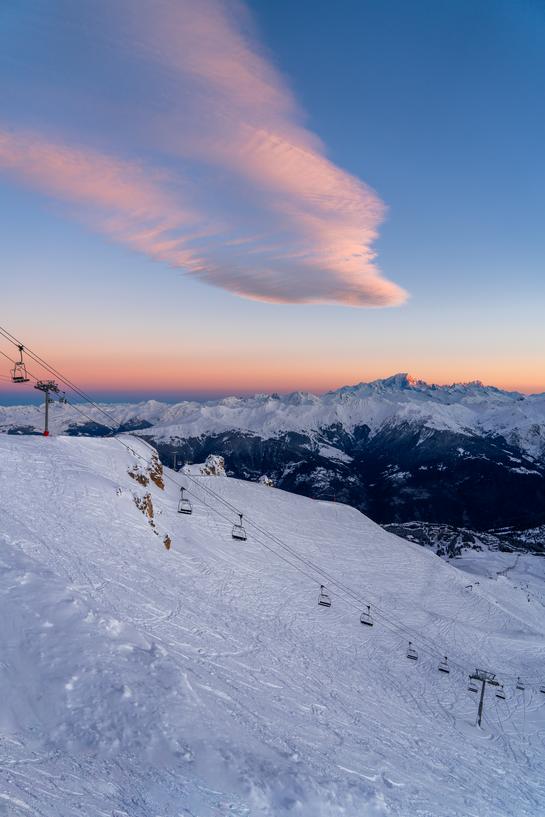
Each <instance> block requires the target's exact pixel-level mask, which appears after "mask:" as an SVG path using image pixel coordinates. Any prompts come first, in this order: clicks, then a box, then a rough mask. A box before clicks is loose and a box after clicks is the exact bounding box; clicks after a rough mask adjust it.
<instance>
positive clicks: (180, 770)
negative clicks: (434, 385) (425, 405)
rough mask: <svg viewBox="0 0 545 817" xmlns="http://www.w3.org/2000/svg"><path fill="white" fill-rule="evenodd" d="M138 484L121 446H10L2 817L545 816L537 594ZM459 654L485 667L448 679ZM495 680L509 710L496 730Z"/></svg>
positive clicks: (0, 473) (234, 494)
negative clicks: (364, 616)
mask: <svg viewBox="0 0 545 817" xmlns="http://www.w3.org/2000/svg"><path fill="white" fill-rule="evenodd" d="M124 440H125V441H126V442H127V444H128V445H130V446H132V447H133V449H134V450H135V451H137V452H139V453H140V454H141V455H142V456H144V457H146V458H149V457H150V456H151V451H150V449H149V448H148V446H146V445H145V444H144V443H142V442H140V441H138V440H136V439H135V438H133V437H130V436H128V435H127V436H125V437H124ZM137 463H139V460H138V458H137V457H135V455H134V454H131V453H130V452H128V451H127V450H126V449H124V448H123V447H122V446H121V445H120V444H119V442H118V441H117V440H115V439H82V438H68V437H58V438H49V439H46V438H41V437H8V436H1V437H0V496H1V497H2V526H1V532H0V570H1V573H0V576H1V581H2V588H1V593H0V605H1V607H0V633H1V643H2V645H3V646H2V652H1V654H0V692H1V700H2V705H1V707H0V747H1V754H0V769H1V776H2V777H1V786H0V814H2V813H5V814H9V815H10V817H11V815H17V816H18V815H40V817H74V815H79V817H81V815H85V817H95V815H97V817H98V815H101V816H104V815H106V816H107V817H112V815H115V817H127V815H128V817H180V816H181V815H183V816H184V817H189V815H193V817H212V815H222V816H223V815H235V816H236V817H241V816H242V815H251V817H254V815H264V816H265V817H286V816H287V815H297V816H298V817H299V816H300V815H302V817H341V815H343V817H368V815H372V817H376V816H377V815H397V816H398V817H455V815H456V817H538V816H539V815H541V814H545V780H544V777H543V763H544V761H545V749H544V742H543V736H544V735H545V695H543V694H540V692H539V688H538V687H536V686H532V687H528V688H527V689H526V691H525V692H517V691H516V690H515V688H514V678H515V677H516V676H517V675H521V676H522V677H523V678H525V679H527V680H531V681H532V682H533V683H534V684H539V681H540V680H541V677H542V673H543V674H544V675H545V671H544V669H543V668H544V666H545V662H544V659H545V640H544V635H545V607H544V605H543V602H542V600H541V598H540V597H539V595H538V594H537V593H534V594H533V595H532V597H531V598H530V600H528V592H527V590H526V589H524V588H523V587H521V586H519V585H520V580H519V579H517V581H512V580H511V578H510V574H509V571H508V572H507V573H503V574H502V575H498V571H497V570H496V569H495V565H492V566H491V568H490V570H489V571H488V572H487V570H486V569H483V567H482V565H481V567H477V566H474V568H473V570H474V573H478V574H479V575H478V576H477V575H473V576H471V575H469V574H468V573H465V572H462V571H460V570H457V569H456V568H455V567H454V566H452V565H449V564H446V563H445V562H443V561H442V560H441V559H439V558H437V557H436V556H434V555H433V554H431V553H430V552H428V551H427V550H425V549H423V548H421V547H419V546H417V545H413V544H411V543H409V542H407V541H405V540H401V539H398V538H397V537H395V536H393V535H391V534H388V533H387V532H385V531H383V530H382V529H381V528H379V527H378V526H377V525H375V524H374V523H372V522H371V521H370V520H368V519H367V518H366V517H364V516H362V515H361V514H360V513H359V512H357V511H355V510H354V509H351V508H349V507H346V506H342V505H339V504H335V503H327V502H316V501H313V500H310V499H306V498H303V497H299V496H294V495H291V494H287V493H284V492H282V491H279V490H276V489H273V488H269V487H265V486H263V485H259V484H255V483H246V482H241V481H237V480H233V479H226V478H218V477H204V476H191V477H190V476H189V475H183V474H174V472H168V473H169V475H170V476H171V477H172V478H173V479H176V480H178V481H180V482H182V483H183V484H184V485H185V486H186V488H188V489H189V491H190V496H191V499H192V502H193V508H194V511H193V514H192V515H191V516H186V515H178V514H177V513H176V507H177V498H178V490H177V488H176V486H175V485H173V484H171V483H170V482H168V481H167V484H166V487H165V490H164V491H163V490H161V489H160V488H159V487H157V486H156V485H155V484H154V483H153V482H152V483H150V485H148V486H143V485H141V484H139V483H138V482H137V481H135V480H134V479H132V478H131V477H130V476H129V474H128V470H129V469H131V468H132V467H133V466H134V465H135V464H137ZM139 464H140V470H141V468H142V463H141V462H140V463H139ZM195 483H196V484H195ZM207 488H210V489H212V490H213V491H214V492H217V493H218V494H220V495H221V496H222V497H224V498H225V499H226V500H227V501H228V502H229V503H231V504H232V505H233V507H234V508H235V509H237V510H240V511H242V512H243V513H244V515H245V524H246V527H247V530H248V540H247V541H246V542H235V541H234V540H233V539H232V538H231V531H230V529H231V525H232V523H233V522H234V521H235V513H234V511H233V512H231V511H228V510H226V508H225V507H224V506H223V505H222V504H220V503H219V502H218V500H216V499H214V498H213V497H211V496H210V495H209V494H207V493H206V489H207ZM147 491H149V493H150V494H151V497H152V502H153V507H154V522H155V525H156V527H155V529H154V528H152V527H151V526H150V524H149V521H148V518H147V517H146V516H145V515H144V514H143V513H142V512H141V511H140V510H139V509H138V508H137V507H136V504H135V502H134V497H135V496H136V497H137V498H142V497H143V496H144V494H145V493H146V492H147ZM254 522H255V523H257V524H258V525H259V526H260V527H261V528H262V529H264V530H270V531H274V533H275V534H276V535H277V536H278V537H280V539H281V540H282V541H284V542H286V543H289V545H290V546H291V547H293V548H294V549H295V550H296V551H297V553H299V554H301V555H303V556H304V557H305V558H306V559H311V560H312V561H314V562H315V563H319V564H320V565H323V566H324V567H325V568H326V569H327V571H328V572H330V573H331V574H334V576H335V577H337V578H338V579H340V580H341V581H343V582H345V583H346V584H347V585H349V586H350V587H351V588H353V589H354V590H355V591H356V592H357V593H358V594H361V596H362V597H365V598H366V599H368V601H369V602H370V603H371V604H373V605H375V604H376V605H378V607H380V608H381V609H382V610H384V611H387V615H388V618H389V619H390V621H391V622H396V623H397V624H398V625H400V626H405V627H407V628H409V629H410V630H411V632H415V633H420V634H421V635H420V636H415V637H414V638H413V639H412V640H413V641H415V646H416V647H417V649H419V654H420V657H419V660H418V661H417V662H414V663H413V662H409V661H407V659H406V658H405V649H406V643H407V638H408V637H410V636H409V635H408V633H400V632H398V631H397V630H392V629H390V627H389V626H387V622H385V621H383V620H377V621H376V623H375V626H374V627H373V628H368V627H363V626H362V625H361V624H360V623H359V609H354V608H353V607H352V606H351V605H350V604H349V603H348V602H347V600H346V599H345V598H343V597H342V596H341V594H340V593H338V592H336V590H335V588H334V586H333V585H332V584H329V588H328V589H329V592H330V594H331V596H332V599H333V604H332V607H331V608H330V609H326V608H321V607H318V605H317V594H318V584H319V581H315V580H313V577H312V576H311V577H306V576H304V575H301V574H300V573H299V572H297V571H295V570H294V569H293V568H292V567H291V566H290V565H288V564H286V562H284V561H282V560H281V559H280V558H279V557H278V556H277V555H276V554H274V553H272V552H271V551H270V550H268V549H267V547H270V548H272V549H273V550H277V551H280V547H279V545H278V543H274V542H273V541H272V540H270V539H267V538H266V537H265V536H263V535H262V534H259V535H258V534H257V532H256V529H255V528H254V527H253V524H252V523H254ZM165 534H169V536H170V537H171V539H172V544H171V547H170V550H167V549H166V548H165V547H164V545H163V539H164V536H165ZM266 546H267V547H266ZM284 555H285V554H284ZM511 556H512V555H511ZM287 558H289V557H287ZM480 558H481V557H480ZM482 558H484V557H482ZM529 558H531V557H525V572H526V573H528V572H531V568H530V567H529V565H530V562H528V561H526V560H527V559H529ZM468 567H470V566H468ZM309 572H311V570H310V569H309ZM477 582H478V583H477ZM470 583H472V584H473V587H472V589H468V585H469V584H470ZM428 650H429V651H431V653H432V654H429V652H428ZM444 653H446V654H448V656H449V659H450V660H451V662H453V664H454V662H456V663H458V664H460V665H462V667H463V668H464V669H460V670H459V669H457V668H455V667H454V666H453V669H452V671H451V673H450V675H448V676H444V675H441V674H440V673H438V671H437V663H438V660H439V658H440V657H441V656H442V654H444ZM476 665H477V666H481V665H482V666H484V667H486V668H488V669H491V670H493V671H496V672H498V674H500V678H501V680H504V681H505V684H506V692H507V701H506V702H501V701H498V700H497V699H496V698H495V697H494V696H493V694H492V692H491V691H489V692H488V693H487V700H486V707H485V720H484V724H483V728H482V729H478V728H476V727H475V725H474V724H475V714H476V705H477V701H476V698H475V696H473V695H472V694H471V693H469V692H467V690H466V676H465V672H466V671H468V670H472V669H474V668H475V666H476ZM544 680H545V679H544Z"/></svg>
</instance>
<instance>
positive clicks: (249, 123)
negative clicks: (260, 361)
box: [0, 0, 406, 306]
mask: <svg viewBox="0 0 545 817" xmlns="http://www.w3.org/2000/svg"><path fill="white" fill-rule="evenodd" d="M61 5H62V4H61ZM74 13H75V12H74V7H73V6H72V7H71V4H67V5H66V9H64V11H63V14H62V15H61V16H62V18H63V19H62V20H60V21H59V24H61V25H67V26H70V19H69V17H70V14H72V15H74ZM67 17H68V19H67ZM85 22H86V25H85V26H81V27H80V28H81V29H84V30H85V31H84V33H83V34H80V36H84V37H87V38H90V37H93V36H95V38H96V39H97V43H98V45H96V44H95V48H96V51H97V55H98V57H99V58H100V59H102V60H103V62H104V63H105V64H108V61H109V60H112V54H113V53H114V52H115V60H116V63H115V72H114V71H112V74H111V77H110V83H111V84H112V85H113V86H115V84H116V82H117V83H119V85H120V86H121V84H122V81H123V83H124V85H123V92H124V94H125V86H126V85H127V84H128V83H127V77H130V78H135V77H136V78H137V79H138V82H134V81H133V87H137V89H138V90H137V92H136V93H134V92H133V94H132V95H130V94H127V95H126V96H124V98H123V106H122V110H121V112H120V106H119V105H115V106H114V105H108V99H107V98H106V99H105V97H106V96H107V95H106V94H105V93H101V88H100V83H99V81H98V80H97V85H96V87H95V89H94V90H95V94H96V99H94V100H93V95H92V91H93V88H92V87H91V89H90V88H89V82H88V80H87V78H86V82H87V85H86V89H85V90H86V93H85V95H80V97H78V98H77V100H76V99H75V100H74V110H77V109H78V106H79V107H80V110H81V109H82V106H83V105H84V104H86V103H87V104H89V105H94V106H96V107H100V110H101V117H99V118H97V121H98V122H99V125H100V140H99V141H100V145H101V147H100V150H97V148H96V141H98V140H97V138H91V137H92V134H90V133H89V132H88V131H87V132H86V133H85V135H83V134H76V142H75V141H74V130H75V129H74V128H70V139H67V136H66V134H65V133H64V132H63V131H62V130H61V128H65V129H66V122H63V123H62V125H61V123H59V125H58V127H57V130H59V132H58V133H55V137H54V138H52V137H51V135H49V136H48V137H47V138H46V137H45V136H44V135H43V134H42V133H41V132H40V130H39V129H38V130H36V131H34V132H32V133H29V132H28V131H25V133H23V134H20V133H18V132H17V130H16V129H15V130H14V127H13V124H11V127H10V128H8V129H5V130H4V131H3V132H0V169H1V168H2V167H4V168H5V169H7V170H8V171H10V172H11V173H12V174H14V175H16V176H18V177H19V178H21V179H23V180H24V182H25V183H26V184H29V185H34V186H35V187H37V188H38V189H39V190H40V191H42V192H45V193H47V194H48V195H51V196H54V197H58V198H61V199H64V200H68V201H70V202H74V203H78V204H79V205H80V206H81V207H82V217H84V218H85V219H87V220H88V221H89V223H91V224H92V226H94V227H95V228H98V229H100V230H101V231H103V232H106V233H107V234H108V235H109V236H111V237H113V238H114V239H115V240H118V241H121V242H123V243H125V244H128V245H129V246H131V247H133V248H134V249H135V250H137V251H140V252H143V253H146V254H147V255H149V256H150V257H153V258H155V259H158V260H161V261H164V262H166V263H169V264H171V265H172V266H174V267H179V268H181V269H183V270H184V271H185V272H186V273H187V274H189V275H193V276H197V277H199V278H200V279H201V280H203V281H205V282H207V283H209V284H213V285H215V286H219V287H222V288H224V289H227V290H229V291H231V292H234V293H237V294H239V295H242V296H244V297H248V298H254V299H258V300H266V301H271V302H283V303H328V302H330V303H331V302H334V303H343V304H348V305H352V306H392V305H396V304H399V303H401V302H403V301H404V300H405V297H406V296H405V293H404V291H403V290H402V289H401V288H400V287H398V286H397V285H396V284H394V283H392V282H390V281H388V280H386V279H385V278H383V277H382V275H381V274H380V271H379V270H378V268H377V267H376V265H375V262H374V259H375V254H374V252H373V250H372V244H373V241H374V239H375V238H376V236H377V228H378V225H379V224H380V222H381V220H382V218H383V216H384V205H383V204H382V202H381V200H380V199H379V198H378V196H377V195H376V193H375V192H374V191H373V190H371V189H370V188H369V187H367V185H365V184H364V183H363V182H362V181H360V180H359V179H357V178H355V177H354V176H352V175H350V174H349V173H347V172H346V171H344V170H342V169H341V168H339V167H337V166H336V165H335V164H333V163H332V162H331V161H329V159H328V158H327V157H326V155H325V150H324V148H323V146H322V144H321V142H320V141H319V139H318V138H317V137H316V136H315V135H314V134H312V133H310V132H309V131H308V130H307V129H306V128H305V127H304V126H303V124H302V116H301V112H300V111H299V109H298V107H297V104H296V102H295V100H294V98H293V96H292V94H291V92H290V90H289V88H288V87H287V84H286V83H285V81H284V79H283V78H282V76H281V75H280V74H279V72H278V71H277V70H276V68H275V67H274V66H273V64H272V62H271V60H270V59H269V58H268V57H267V56H266V55H265V52H264V50H263V48H262V47H261V46H260V44H259V41H258V39H257V37H256V36H255V34H254V32H253V30H252V22H251V19H250V18H249V15H248V13H247V11H246V9H245V8H244V7H243V6H241V5H239V4H237V5H236V6H235V5H231V4H227V3H225V2H221V0H177V2H174V0H172V2H170V1H169V0H150V2H147V3H134V2H132V0H130V2H129V0H119V2H118V3H116V4H115V5H114V6H113V7H112V5H111V4H110V3H109V2H106V0H99V1H98V2H97V3H96V4H95V5H94V6H93V15H92V19H87V20H86V21H85ZM70 30H71V31H73V30H74V29H73V28H71V29H70ZM104 30H108V31H111V32H114V33H113V35H112V36H111V37H109V38H104V37H101V36H100V34H99V32H100V31H104ZM108 49H111V54H108V53H107V52H108ZM74 84H75V85H76V86H77V76H76V77H75V79H74ZM109 91H110V89H108V92H109ZM121 117H122V121H121ZM53 118H54V117H53ZM48 124H49V125H50V123H48ZM49 130H51V128H50V127H49ZM108 130H111V139H110V142H108V140H107V139H105V135H107V133H108ZM119 134H122V135H123V134H124V138H123V139H120V138H119ZM95 137H96V135H95ZM90 141H94V142H95V145H94V146H93V147H92V148H91V147H89V144H90ZM105 143H107V147H108V149H107V150H105V149H104V145H105ZM110 143H111V144H110ZM110 148H111V149H110ZM144 157H145V160H144Z"/></svg>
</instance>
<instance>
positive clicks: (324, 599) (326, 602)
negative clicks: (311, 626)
mask: <svg viewBox="0 0 545 817" xmlns="http://www.w3.org/2000/svg"><path fill="white" fill-rule="evenodd" d="M318 604H321V605H322V607H331V599H330V597H329V594H328V593H327V592H326V589H325V587H324V585H323V584H321V585H320V595H319V596H318Z"/></svg>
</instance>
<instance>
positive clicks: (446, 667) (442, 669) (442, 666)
mask: <svg viewBox="0 0 545 817" xmlns="http://www.w3.org/2000/svg"><path fill="white" fill-rule="evenodd" d="M437 669H438V670H439V672H445V673H449V672H450V667H449V665H448V658H447V656H446V655H445V657H444V658H443V660H442V661H440V662H439V666H438V667H437Z"/></svg>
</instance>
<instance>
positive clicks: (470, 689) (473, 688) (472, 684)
mask: <svg viewBox="0 0 545 817" xmlns="http://www.w3.org/2000/svg"><path fill="white" fill-rule="evenodd" d="M467 691H468V692H478V691H479V687H478V686H477V684H476V683H475V681H474V680H473V678H471V677H470V679H469V684H468V685H467Z"/></svg>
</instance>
